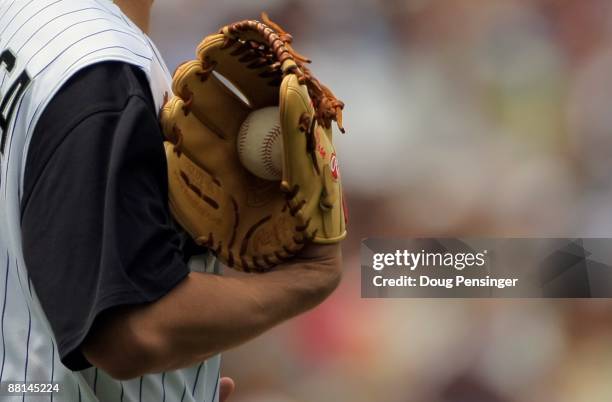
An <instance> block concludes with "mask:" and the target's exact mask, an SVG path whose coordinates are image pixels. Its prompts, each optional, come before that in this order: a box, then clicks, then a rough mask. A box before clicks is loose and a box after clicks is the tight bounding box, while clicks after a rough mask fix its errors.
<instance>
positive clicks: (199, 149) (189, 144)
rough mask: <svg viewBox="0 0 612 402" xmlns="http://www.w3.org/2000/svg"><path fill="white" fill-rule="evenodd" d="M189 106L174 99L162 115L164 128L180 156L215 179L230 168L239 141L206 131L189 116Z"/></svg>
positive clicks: (209, 130) (165, 107) (167, 137)
mask: <svg viewBox="0 0 612 402" xmlns="http://www.w3.org/2000/svg"><path fill="white" fill-rule="evenodd" d="M184 110H185V102H184V101H183V100H182V99H180V98H178V97H173V98H172V99H171V100H170V101H168V102H167V103H166V105H164V107H163V108H162V111H161V125H162V130H163V132H164V135H165V136H166V139H167V140H168V141H169V142H171V143H172V144H173V146H174V151H175V152H177V153H179V154H180V153H185V154H187V156H188V157H189V158H190V159H191V160H192V161H193V162H195V163H196V164H198V165H199V166H200V167H201V168H202V169H205V170H206V171H207V172H208V173H209V174H210V175H211V176H212V177H213V178H216V177H217V176H218V175H219V174H220V173H221V172H220V171H219V170H220V169H223V168H224V167H226V168H227V169H231V165H229V166H228V164H227V163H226V159H227V157H228V155H235V154H236V150H235V148H236V147H235V140H231V139H230V140H228V139H225V138H221V137H220V136H219V135H218V134H217V133H216V132H214V131H212V130H211V129H210V128H208V127H206V126H205V125H204V124H202V122H200V121H199V120H198V118H197V117H196V116H195V115H194V114H193V113H190V112H188V113H185V112H184Z"/></svg>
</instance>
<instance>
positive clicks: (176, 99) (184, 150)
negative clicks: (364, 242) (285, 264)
mask: <svg viewBox="0 0 612 402" xmlns="http://www.w3.org/2000/svg"><path fill="white" fill-rule="evenodd" d="M262 17H263V21H264V23H262V22H259V21H255V20H246V21H241V22H237V23H234V24H230V25H227V26H225V27H224V28H222V29H221V30H220V31H219V33H217V34H214V35H210V36H207V37H206V38H204V40H203V41H202V42H201V43H200V44H199V46H198V47H197V51H196V56H197V59H196V60H192V61H188V62H186V63H183V64H182V65H180V66H179V67H178V68H177V70H176V72H175V74H174V77H173V85H172V91H173V93H174V96H173V97H172V98H171V99H169V100H167V102H166V103H165V105H164V106H163V107H162V110H161V115H160V118H161V124H162V128H163V131H164V135H165V137H166V142H165V147H166V156H167V162H168V174H169V203H170V209H171V211H172V214H173V216H174V218H175V219H176V221H177V222H178V223H179V224H180V225H181V226H182V227H183V228H184V229H185V230H186V231H187V232H188V233H189V234H190V235H191V236H192V237H193V238H194V240H195V241H196V242H197V243H198V244H200V245H203V246H206V247H208V248H210V249H211V250H213V251H214V252H215V254H216V255H217V256H218V257H219V258H220V259H221V261H222V262H224V263H225V264H227V265H228V266H230V267H234V268H236V269H240V270H244V271H266V270H268V269H270V268H271V267H273V266H274V265H276V264H278V263H280V262H282V261H283V260H287V259H290V258H291V257H292V256H294V255H295V254H296V253H297V252H298V251H299V250H300V249H301V248H302V247H303V246H304V244H306V243H308V242H315V243H335V242H339V241H340V240H342V239H343V238H344V237H345V236H346V227H345V225H346V221H345V213H344V206H343V195H342V187H341V183H340V173H339V170H338V163H337V157H336V152H335V150H334V146H333V143H332V121H336V122H337V123H338V126H339V128H340V130H341V131H342V132H344V129H343V128H342V109H343V107H344V104H343V103H342V102H340V101H339V100H338V99H336V97H335V96H334V95H333V93H332V92H331V91H330V90H329V89H328V88H327V87H325V86H324V85H322V84H321V83H320V82H319V81H318V80H317V79H316V78H315V77H313V75H312V74H311V72H310V70H309V69H308V68H307V67H306V63H310V61H309V60H307V59H306V58H305V57H303V56H301V55H299V54H298V53H296V52H295V51H294V50H293V48H292V47H291V42H292V37H291V35H289V34H287V33H286V32H285V31H283V30H282V29H281V28H280V27H279V26H278V25H276V24H274V23H273V22H271V21H270V20H269V19H268V18H267V16H266V15H265V14H262ZM220 77H223V78H224V79H222V78H220ZM227 82H229V83H231V84H232V85H233V86H234V87H235V88H237V89H238V90H239V91H240V92H241V93H242V95H243V97H244V98H246V101H247V102H245V101H244V100H243V99H242V97H241V96H238V95H237V93H236V91H235V90H232V89H230V86H229V85H227V84H226V83H227ZM268 106H278V107H279V110H280V116H279V117H280V127H281V133H282V141H283V146H282V148H283V160H282V170H283V171H282V180H281V181H280V182H279V181H268V180H263V179H260V178H258V177H256V176H254V175H253V174H251V173H250V172H249V171H248V170H247V169H246V168H245V167H244V166H243V165H242V164H241V162H240V160H239V156H238V151H237V144H236V139H237V136H238V133H239V130H240V127H241V125H242V123H243V121H244V120H245V119H246V118H247V116H248V115H249V113H250V112H252V111H253V110H256V109H260V108H263V107H268Z"/></svg>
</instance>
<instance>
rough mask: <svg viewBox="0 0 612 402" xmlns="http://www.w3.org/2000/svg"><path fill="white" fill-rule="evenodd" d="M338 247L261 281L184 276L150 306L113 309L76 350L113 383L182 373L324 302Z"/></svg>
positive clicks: (307, 253)
mask: <svg viewBox="0 0 612 402" xmlns="http://www.w3.org/2000/svg"><path fill="white" fill-rule="evenodd" d="M340 266H341V257H340V249H339V246H338V245H330V246H311V247H309V248H307V249H306V250H304V252H303V253H302V254H301V255H300V257H299V258H296V259H295V260H293V261H291V262H288V263H285V264H283V265H282V266H280V267H279V269H277V270H275V271H273V272H269V273H266V274H262V275H241V276H233V277H221V276H216V275H208V274H200V273H191V274H190V275H189V276H188V277H187V278H186V279H185V280H183V281H182V282H181V283H180V284H178V285H177V286H176V287H175V288H174V289H173V290H172V291H171V292H170V293H168V294H167V295H166V296H165V297H163V298H161V299H160V300H158V301H157V302H155V303H151V304H147V305H140V306H132V307H127V308H121V309H115V310H113V311H111V312H110V313H108V314H107V315H106V316H105V317H102V319H101V320H99V321H98V324H97V325H96V326H95V327H94V328H93V330H92V331H90V334H91V335H90V336H89V337H88V338H86V340H85V342H84V344H83V346H82V351H83V353H84V355H85V357H86V358H87V359H88V360H89V362H91V363H92V364H93V365H95V366H97V367H100V368H102V369H103V370H105V371H107V372H108V373H110V374H111V375H112V376H114V377H116V378H118V379H128V378H133V377H136V376H140V375H143V374H146V373H154V372H161V371H164V370H169V369H176V368H180V367H186V366H189V365H192V364H194V363H196V362H199V361H202V360H204V359H206V358H208V357H210V356H212V355H214V354H217V353H219V352H221V351H223V350H225V349H228V348H231V347H233V346H236V345H238V344H240V343H243V342H245V341H247V340H249V339H251V338H253V337H255V336H257V335H259V334H261V333H262V332H264V331H266V330H267V329H269V328H270V327H272V326H274V325H276V324H278V323H280V322H282V321H284V320H286V319H289V318H291V317H293V316H295V315H297V314H300V313H302V312H304V311H306V310H308V309H310V308H312V307H314V306H316V305H317V304H319V303H320V302H321V301H323V300H324V299H325V298H326V297H327V296H328V295H329V294H330V293H331V292H332V291H333V290H334V289H335V287H336V286H337V284H338V282H339V280H340V276H341V274H340Z"/></svg>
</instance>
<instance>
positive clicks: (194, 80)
mask: <svg viewBox="0 0 612 402" xmlns="http://www.w3.org/2000/svg"><path fill="white" fill-rule="evenodd" d="M172 91H173V92H174V93H175V94H176V96H179V97H180V98H181V99H182V100H183V101H184V102H185V105H186V111H189V112H192V113H193V114H194V115H195V116H196V117H197V118H198V119H199V120H200V121H201V122H202V123H203V124H204V125H206V126H207V127H209V128H210V129H211V130H212V131H214V132H215V134H216V135H217V136H220V137H223V138H227V139H230V138H235V136H236V135H237V133H238V131H239V130H240V125H241V124H242V122H243V121H244V120H245V119H246V117H247V115H248V114H249V113H250V111H251V108H250V107H249V105H247V104H246V103H245V102H244V101H243V100H242V99H240V98H239V97H238V96H237V95H236V94H235V93H234V92H233V91H232V90H231V89H230V88H228V87H227V85H225V84H224V83H222V82H221V81H220V80H219V79H218V78H217V77H215V75H213V74H212V73H211V72H210V71H207V70H206V69H205V68H204V66H203V64H202V62H201V61H199V60H191V61H188V62H186V63H183V64H182V65H180V66H179V67H178V68H177V69H176V72H175V73H174V78H173V84H172ZM194 93H204V94H206V96H194Z"/></svg>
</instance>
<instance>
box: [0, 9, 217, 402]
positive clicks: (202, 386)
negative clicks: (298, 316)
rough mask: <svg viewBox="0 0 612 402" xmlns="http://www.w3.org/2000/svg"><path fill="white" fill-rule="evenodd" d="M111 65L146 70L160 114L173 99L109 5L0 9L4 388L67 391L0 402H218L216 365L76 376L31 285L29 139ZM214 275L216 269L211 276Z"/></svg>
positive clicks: (149, 49)
mask: <svg viewBox="0 0 612 402" xmlns="http://www.w3.org/2000/svg"><path fill="white" fill-rule="evenodd" d="M105 60H116V61H123V62H127V63H130V64H133V65H136V66H139V67H140V68H141V69H142V70H143V71H144V72H145V73H146V75H147V77H148V79H149V82H150V85H151V90H152V94H153V96H154V98H155V102H156V106H157V107H159V106H160V105H161V102H162V97H163V94H164V92H165V91H168V92H169V91H170V89H169V83H170V74H169V73H168V70H167V68H166V66H165V64H164V62H163V60H162V59H161V57H160V56H159V53H158V52H157V49H156V48H155V46H154V45H153V44H152V42H151V41H150V40H149V38H148V37H147V36H146V35H145V34H143V33H142V32H141V31H140V30H139V29H138V28H137V27H136V26H135V25H134V24H133V23H132V22H131V21H129V19H128V18H127V17H126V16H125V15H124V14H123V13H122V12H121V11H120V10H119V8H118V7H116V6H115V5H114V4H112V3H111V2H109V1H108V0H0V136H1V137H0V150H1V169H0V174H1V175H0V382H3V383H4V385H5V386H6V384H7V382H23V381H27V382H36V383H49V382H58V383H60V385H61V392H60V393H58V394H55V395H54V394H50V395H47V396H45V397H41V396H36V397H34V396H28V395H19V396H8V395H2V394H0V400H2V401H7V402H13V401H24V400H26V401H27V400H30V399H31V400H33V401H40V400H51V401H67V402H77V401H84V402H85V401H104V402H106V401H117V402H119V401H125V402H129V401H147V402H149V401H169V402H170V401H206V402H214V401H217V400H218V395H217V394H218V378H219V364H220V359H219V357H218V356H217V357H214V358H212V359H209V360H207V361H206V362H204V363H202V364H198V365H196V366H194V367H191V368H187V369H183V370H176V371H171V372H166V373H160V374H154V375H146V376H144V377H141V378H137V379H134V380H130V381H116V380H114V379H112V378H111V377H110V376H109V375H108V374H106V373H105V372H103V371H102V370H99V369H96V368H91V369H87V370H84V371H81V372H72V371H70V370H68V369H67V368H66V367H65V366H63V365H62V363H61V362H60V360H59V356H58V351H57V346H56V343H55V340H54V337H53V334H52V332H51V329H50V326H49V323H48V322H47V320H46V318H45V315H44V312H43V311H42V309H41V307H40V304H39V301H38V299H37V297H36V293H35V289H34V288H33V286H32V285H31V281H30V280H29V276H28V272H27V267H26V266H25V264H24V258H23V253H22V248H21V231H20V216H21V214H20V199H21V194H22V186H23V174H24V168H25V162H26V156H27V152H28V145H29V141H30V137H31V135H32V133H33V131H34V126H35V125H36V121H37V119H38V118H39V117H40V115H41V113H42V111H43V110H44V108H45V106H46V105H47V104H48V102H49V101H50V99H51V98H52V97H53V95H54V94H55V93H56V92H57V91H58V90H59V89H60V87H61V86H62V84H63V83H65V82H66V81H67V80H68V79H69V78H70V77H71V76H72V75H74V74H75V73H76V72H77V71H79V70H81V69H82V68H84V67H86V66H88V65H91V64H93V63H96V62H100V61H105ZM213 265H214V264H212V263H210V261H209V263H208V264H207V265H206V269H207V270H212V269H213V267H212V266H213ZM57 291H58V292H62V291H64V290H62V289H57ZM66 314H70V312H69V311H66Z"/></svg>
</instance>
